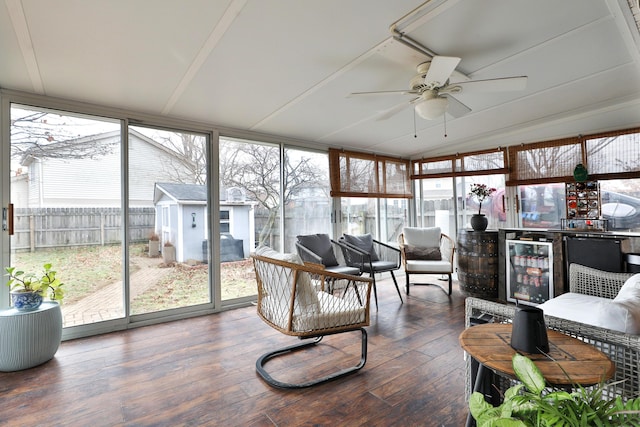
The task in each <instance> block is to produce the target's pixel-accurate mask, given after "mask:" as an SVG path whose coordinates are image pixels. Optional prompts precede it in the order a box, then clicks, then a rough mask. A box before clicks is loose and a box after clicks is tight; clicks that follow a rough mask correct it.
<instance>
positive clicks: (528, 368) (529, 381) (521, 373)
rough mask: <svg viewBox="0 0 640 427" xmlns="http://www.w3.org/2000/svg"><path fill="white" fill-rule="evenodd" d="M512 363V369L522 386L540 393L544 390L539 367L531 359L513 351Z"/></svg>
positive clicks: (544, 384)
mask: <svg viewBox="0 0 640 427" xmlns="http://www.w3.org/2000/svg"><path fill="white" fill-rule="evenodd" d="M511 361H512V363H513V371H514V372H515V374H516V377H518V379H519V380H520V381H522V383H523V384H524V386H525V387H526V388H527V389H528V390H529V391H530V392H532V393H535V394H538V395H539V394H540V393H542V390H544V388H545V386H546V383H545V381H544V377H543V376H542V373H541V372H540V369H538V367H537V366H536V365H535V363H533V361H532V360H531V359H529V358H528V357H525V356H523V355H521V354H518V353H515V354H514V355H513V358H512V359H511Z"/></svg>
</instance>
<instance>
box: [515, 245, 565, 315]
mask: <svg viewBox="0 0 640 427" xmlns="http://www.w3.org/2000/svg"><path fill="white" fill-rule="evenodd" d="M506 243H507V251H506V257H507V263H506V264H507V274H506V276H507V301H511V302H516V301H517V302H518V303H520V304H528V305H538V304H541V303H543V302H545V301H547V300H549V299H551V298H553V251H552V244H551V243H549V242H538V241H523V240H507V241H506Z"/></svg>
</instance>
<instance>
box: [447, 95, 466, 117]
mask: <svg viewBox="0 0 640 427" xmlns="http://www.w3.org/2000/svg"><path fill="white" fill-rule="evenodd" d="M443 96H446V97H447V98H448V99H449V106H448V107H447V113H449V114H451V115H452V116H453V117H462V116H464V115H465V114H467V113H469V112H470V111H471V108H469V107H467V106H466V105H464V104H463V103H462V102H460V101H458V100H457V99H456V98H454V97H453V96H451V94H448V93H447V94H444V95H443Z"/></svg>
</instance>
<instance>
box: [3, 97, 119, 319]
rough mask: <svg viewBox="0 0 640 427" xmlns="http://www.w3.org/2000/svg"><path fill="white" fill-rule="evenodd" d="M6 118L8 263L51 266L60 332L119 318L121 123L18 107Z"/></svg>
mask: <svg viewBox="0 0 640 427" xmlns="http://www.w3.org/2000/svg"><path fill="white" fill-rule="evenodd" d="M10 114H11V130H10V133H11V171H10V187H11V191H10V194H11V203H12V204H13V213H14V215H13V221H14V233H13V235H12V236H11V238H10V247H11V250H10V264H11V265H12V266H16V267H18V268H19V269H21V270H24V271H36V272H39V271H41V269H42V266H43V264H45V263H52V264H53V269H54V270H56V271H57V272H58V277H59V278H60V279H61V280H62V281H63V282H64V283H65V285H64V289H65V299H64V304H63V306H62V313H63V318H64V320H63V322H64V326H65V327H71V326H78V325H86V324H90V323H95V322H100V321H107V320H113V319H118V318H122V317H124V316H125V307H124V293H123V289H124V288H123V281H122V279H123V269H122V265H123V263H122V261H123V250H122V238H123V232H122V230H123V227H122V214H121V212H122V207H123V202H122V196H121V187H122V186H121V154H122V153H121V146H122V141H121V131H120V129H121V124H120V122H119V121H114V120H108V119H104V118H100V117H90V116H86V115H78V114H71V113H66V112H62V111H55V110H49V109H43V108H34V107H30V106H25V105H16V104H14V105H12V107H11V113H10Z"/></svg>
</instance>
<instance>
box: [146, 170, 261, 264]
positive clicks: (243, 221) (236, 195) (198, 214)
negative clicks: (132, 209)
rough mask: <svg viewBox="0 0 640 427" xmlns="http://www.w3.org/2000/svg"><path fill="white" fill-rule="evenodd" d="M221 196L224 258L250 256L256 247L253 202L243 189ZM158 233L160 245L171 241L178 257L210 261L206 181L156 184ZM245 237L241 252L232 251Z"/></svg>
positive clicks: (179, 259)
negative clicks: (246, 196) (201, 183)
mask: <svg viewBox="0 0 640 427" xmlns="http://www.w3.org/2000/svg"><path fill="white" fill-rule="evenodd" d="M222 197H226V199H225V200H220V230H221V239H220V240H221V242H220V243H221V248H220V252H221V254H220V256H221V261H235V260H239V259H243V258H245V257H247V256H248V255H249V253H250V251H251V250H253V248H254V247H255V237H254V236H255V233H254V230H255V225H254V204H255V203H254V202H248V201H246V200H245V197H244V195H243V193H242V192H241V190H239V189H237V188H235V189H229V191H226V192H222V191H221V198H222ZM153 203H154V205H155V206H156V225H155V230H156V233H157V234H158V235H159V236H160V241H161V246H164V244H165V243H167V242H170V243H171V244H172V245H173V246H175V248H176V261H178V262H185V261H187V260H196V261H207V259H208V257H207V252H206V251H207V248H208V243H207V236H208V235H209V225H208V224H207V190H206V186H204V185H197V184H177V183H166V182H159V183H156V184H155V191H154V196H153ZM239 241H242V245H241V248H242V250H241V252H242V253H240V251H229V250H228V249H230V248H231V247H232V246H234V245H235V244H238V245H239Z"/></svg>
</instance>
